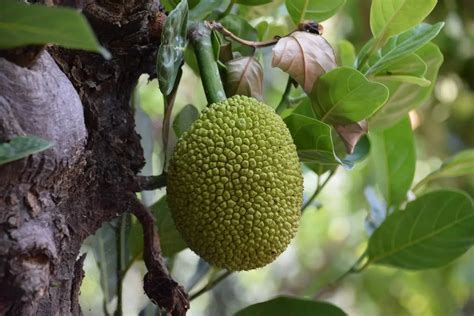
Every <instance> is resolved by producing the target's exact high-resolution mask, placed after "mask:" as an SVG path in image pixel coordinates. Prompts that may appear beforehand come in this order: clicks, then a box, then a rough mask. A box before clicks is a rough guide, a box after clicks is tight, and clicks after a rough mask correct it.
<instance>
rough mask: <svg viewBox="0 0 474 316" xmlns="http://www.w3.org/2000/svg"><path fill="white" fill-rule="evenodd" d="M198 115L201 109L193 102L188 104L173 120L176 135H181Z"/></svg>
mask: <svg viewBox="0 0 474 316" xmlns="http://www.w3.org/2000/svg"><path fill="white" fill-rule="evenodd" d="M198 117H199V111H198V110H197V109H196V107H195V106H194V105H192V104H187V105H186V106H185V107H184V108H183V109H182V110H181V111H180V112H179V113H178V115H176V117H175V119H174V121H173V130H174V132H175V133H176V136H177V137H181V135H183V133H184V132H186V131H187V130H188V129H189V127H190V126H191V124H192V123H193V122H194V121H195V120H196V119H197V118H198Z"/></svg>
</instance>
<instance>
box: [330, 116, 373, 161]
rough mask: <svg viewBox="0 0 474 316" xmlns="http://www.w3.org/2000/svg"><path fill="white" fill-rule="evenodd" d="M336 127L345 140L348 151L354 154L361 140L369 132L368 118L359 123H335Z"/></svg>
mask: <svg viewBox="0 0 474 316" xmlns="http://www.w3.org/2000/svg"><path fill="white" fill-rule="evenodd" d="M334 128H335V129H336V131H337V133H338V134H339V136H340V137H341V139H342V141H343V142H344V145H345V147H346V151H347V153H348V154H352V153H353V152H354V148H355V146H356V145H357V143H358V142H359V140H360V139H361V138H362V136H364V135H365V134H367V132H368V130H369V125H368V123H367V120H363V121H360V122H357V123H349V124H345V125H334Z"/></svg>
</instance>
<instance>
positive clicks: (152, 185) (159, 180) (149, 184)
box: [131, 172, 167, 192]
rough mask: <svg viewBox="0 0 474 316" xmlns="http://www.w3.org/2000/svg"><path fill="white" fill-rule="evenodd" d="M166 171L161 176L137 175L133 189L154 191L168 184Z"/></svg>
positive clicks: (136, 190) (135, 190)
mask: <svg viewBox="0 0 474 316" xmlns="http://www.w3.org/2000/svg"><path fill="white" fill-rule="evenodd" d="M166 176H167V174H166V173H164V172H163V173H162V174H160V175H159V176H136V177H135V178H134V181H133V184H132V188H131V191H133V192H140V191H152V190H156V189H161V188H163V187H165V186H166Z"/></svg>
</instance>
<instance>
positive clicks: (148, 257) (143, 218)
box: [129, 194, 189, 316]
mask: <svg viewBox="0 0 474 316" xmlns="http://www.w3.org/2000/svg"><path fill="white" fill-rule="evenodd" d="M129 201H130V202H129V203H130V205H129V206H130V209H131V211H132V213H133V214H134V215H135V216H136V217H137V219H138V221H139V222H140V224H141V225H142V227H143V242H144V245H143V259H144V261H145V266H146V268H147V269H148V272H147V274H146V275H145V278H144V286H143V287H144V289H145V293H146V294H147V295H148V297H149V298H150V299H151V300H152V301H153V302H154V303H155V304H157V305H158V306H160V307H163V308H165V309H166V310H167V311H168V313H169V314H170V315H172V316H184V315H186V311H187V310H188V309H189V300H188V295H187V294H186V291H185V290H184V288H183V287H182V286H181V285H179V284H178V283H177V282H176V281H174V280H173V279H172V278H171V276H170V274H169V272H168V269H167V268H166V265H165V264H164V261H163V257H162V256H161V247H160V238H159V236H158V233H157V231H156V225H155V219H154V217H153V215H152V213H151V212H150V210H148V209H147V208H146V207H145V206H144V205H143V204H142V203H141V202H140V201H139V200H138V199H137V197H136V196H135V195H134V194H130V197H129Z"/></svg>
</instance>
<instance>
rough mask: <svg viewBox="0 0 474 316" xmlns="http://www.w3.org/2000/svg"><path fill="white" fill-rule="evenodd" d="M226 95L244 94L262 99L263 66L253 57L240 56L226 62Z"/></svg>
mask: <svg viewBox="0 0 474 316" xmlns="http://www.w3.org/2000/svg"><path fill="white" fill-rule="evenodd" d="M226 66H227V71H226V80H225V90H226V93H227V96H229V97H230V96H233V95H237V94H238V95H246V96H249V97H254V98H255V99H257V100H260V101H262V100H263V68H262V66H261V65H260V63H259V62H258V60H257V59H256V58H254V57H240V58H236V59H233V60H231V61H229V62H227V63H226Z"/></svg>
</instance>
